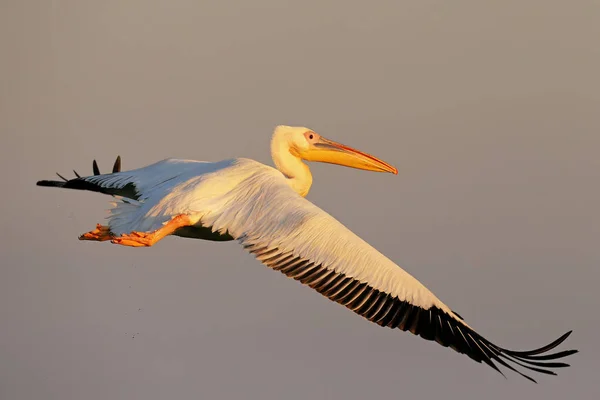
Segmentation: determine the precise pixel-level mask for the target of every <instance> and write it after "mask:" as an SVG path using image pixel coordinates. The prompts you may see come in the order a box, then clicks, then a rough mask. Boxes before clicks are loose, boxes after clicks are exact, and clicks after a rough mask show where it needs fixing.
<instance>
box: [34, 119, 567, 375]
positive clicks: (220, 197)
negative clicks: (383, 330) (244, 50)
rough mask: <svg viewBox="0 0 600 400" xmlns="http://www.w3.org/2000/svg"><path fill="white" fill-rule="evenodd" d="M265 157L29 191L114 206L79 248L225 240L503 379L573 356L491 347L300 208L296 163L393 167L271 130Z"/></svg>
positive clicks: (375, 256)
mask: <svg viewBox="0 0 600 400" xmlns="http://www.w3.org/2000/svg"><path fill="white" fill-rule="evenodd" d="M271 153H272V156H273V160H274V162H275V165H276V167H277V168H273V167H270V166H267V165H264V164H261V163H259V162H256V161H253V160H250V159H245V158H238V159H232V160H225V161H220V162H214V163H213V162H200V161H189V160H176V159H168V160H164V161H160V162H158V163H155V164H152V165H149V166H147V167H144V168H140V169H136V170H130V171H123V172H120V171H119V170H120V160H118V164H119V166H118V167H117V166H115V169H114V172H113V173H111V174H104V175H103V174H99V171H98V169H97V166H96V164H95V163H94V172H95V175H93V176H89V177H84V178H81V177H78V178H77V179H73V180H69V181H66V182H58V181H40V182H38V185H40V186H59V187H65V188H72V189H84V190H93V191H98V192H102V193H106V194H111V195H114V196H119V197H120V198H121V200H122V201H121V202H118V203H115V207H114V208H113V209H112V210H111V214H110V216H109V222H108V226H102V225H98V226H97V228H96V229H95V230H94V231H91V232H88V233H86V234H84V235H82V236H81V237H80V239H83V240H97V241H104V240H110V241H111V242H112V243H115V244H121V245H127V246H151V245H153V244H155V243H156V242H157V241H159V240H161V239H162V238H163V237H165V236H167V235H176V236H183V237H192V238H198V239H205V240H215V241H227V240H234V239H235V240H237V241H239V242H240V243H241V244H242V245H243V246H244V247H245V248H247V249H248V250H249V251H250V252H251V253H253V254H254V255H255V256H256V257H257V259H258V260H260V261H261V262H262V263H264V264H266V265H267V266H269V267H271V268H273V269H275V270H279V271H281V272H283V273H284V274H286V275H287V276H289V277H292V278H294V279H296V280H299V281H300V282H302V283H304V284H306V285H308V286H310V287H311V288H313V289H315V290H316V291H318V292H319V293H321V294H323V295H324V296H326V297H328V298H329V299H331V300H333V301H336V302H338V303H340V304H342V305H344V306H346V307H348V308H350V309H352V310H353V311H354V312H356V313H358V314H360V315H362V316H363V317H365V318H368V319H369V320H371V321H373V322H375V323H377V324H379V325H381V326H388V327H391V328H396V327H398V328H400V329H402V330H405V331H406V330H408V331H410V332H412V333H414V334H418V335H420V336H422V337H423V338H425V339H428V340H436V341H437V342H438V343H440V344H442V345H443V346H450V347H452V348H453V349H455V350H456V351H458V352H460V353H465V354H467V355H468V356H469V357H471V358H472V359H474V360H475V361H478V362H482V361H483V362H485V363H487V364H488V365H490V366H492V367H493V368H495V369H497V367H496V366H495V365H494V363H493V361H496V362H498V363H500V364H501V365H504V366H505V367H507V368H510V369H513V367H512V366H510V365H509V364H507V361H510V362H513V363H516V364H517V365H520V366H522V367H526V368H529V369H532V370H534V371H537V372H543V373H551V374H554V373H553V372H551V371H549V370H548V369H547V368H555V367H562V366H566V365H567V364H563V363H555V362H550V363H548V362H547V361H548V360H553V359H555V358H560V357H563V356H566V355H569V354H572V353H574V352H575V351H572V350H569V351H566V352H560V353H555V354H548V355H538V354H541V353H544V352H547V351H549V350H551V349H553V348H554V347H556V346H557V345H559V344H560V343H561V342H562V341H563V340H564V339H566V337H567V336H568V333H567V334H565V335H563V336H562V337H561V338H559V339H558V340H556V341H555V342H553V343H551V344H550V345H548V346H545V347H543V348H540V349H537V350H532V351H528V352H515V351H511V350H507V349H503V348H501V347H499V346H497V345H494V344H493V343H491V342H489V341H488V340H486V339H485V338H483V337H481V336H480V335H479V334H477V333H476V332H475V331H474V330H473V329H472V328H471V327H470V326H469V325H467V324H466V323H465V322H464V321H463V320H462V318H461V317H460V316H458V315H457V314H456V313H454V312H453V311H452V310H451V309H450V308H449V307H448V306H447V305H445V304H444V303H443V302H442V301H440V300H439V299H438V298H437V297H436V296H435V295H434V294H433V293H432V292H431V291H429V290H428V289H427V288H426V287H425V286H423V285H422V284H421V283H420V282H419V281H418V280H416V279H415V278H414V277H412V276H411V275H410V274H409V273H407V272H406V271H404V270H403V269H401V268H400V267H399V266H398V265H396V264H395V263H394V262H393V261H391V260H389V259H388V258H387V257H385V256H384V255H383V254H381V253H379V252H378V251H377V250H375V249H374V248H373V247H372V246H370V245H369V244H368V243H366V242H365V241H363V240H362V239H360V238H359V237H358V236H356V235H355V234H354V233H352V232H351V231H350V230H349V229H347V228H346V227H345V226H344V225H342V224H341V223H340V222H338V221H337V220H336V219H335V218H333V217H332V216H330V215H329V214H327V213H326V212H324V211H323V210H321V209H320V208H318V207H317V206H315V205H314V204H312V203H311V202H309V201H308V200H306V199H305V198H304V196H306V194H307V193H308V192H309V190H310V186H311V184H312V175H311V173H310V170H309V169H308V166H307V165H306V164H305V163H304V162H303V161H302V160H308V161H321V162H328V163H335V164H341V165H346V166H351V167H354V168H360V169H365V170H371V171H378V172H391V173H397V170H396V169H395V168H394V167H392V166H391V165H389V164H387V163H385V162H383V161H381V160H379V159H377V158H375V157H373V156H370V155H368V154H365V153H362V152H359V151H357V150H354V149H352V148H349V147H347V146H344V145H341V144H339V143H335V142H332V141H329V140H327V139H324V138H322V137H320V136H319V135H318V134H316V133H315V132H313V131H311V130H309V129H307V128H301V127H287V126H280V127H277V128H276V130H275V132H274V134H273V138H272V141H271ZM513 370H514V369H513ZM517 372H518V371H517ZM519 373H520V372H519ZM523 376H525V375H523ZM526 377H527V376H526ZM527 378H529V377H527ZM529 379H531V378H529Z"/></svg>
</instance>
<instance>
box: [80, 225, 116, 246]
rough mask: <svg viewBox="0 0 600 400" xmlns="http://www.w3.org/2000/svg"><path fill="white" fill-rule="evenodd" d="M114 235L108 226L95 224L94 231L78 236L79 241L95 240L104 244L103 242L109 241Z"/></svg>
mask: <svg viewBox="0 0 600 400" xmlns="http://www.w3.org/2000/svg"><path fill="white" fill-rule="evenodd" d="M112 238H114V235H113V234H112V233H111V231H110V228H109V227H108V226H104V225H100V224H96V229H94V230H93V231H89V232H87V233H84V234H83V235H81V236H79V240H95V241H97V242H104V241H105V240H111V239H112Z"/></svg>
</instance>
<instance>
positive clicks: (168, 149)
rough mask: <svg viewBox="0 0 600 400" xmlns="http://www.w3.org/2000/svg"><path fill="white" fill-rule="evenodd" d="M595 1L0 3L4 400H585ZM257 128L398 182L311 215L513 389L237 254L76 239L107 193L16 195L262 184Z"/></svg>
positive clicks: (237, 250)
mask: <svg viewBox="0 0 600 400" xmlns="http://www.w3.org/2000/svg"><path fill="white" fill-rule="evenodd" d="M599 39H600V3H599V2H597V1H592V0H590V1H569V2H567V1H551V0H536V1H529V0H506V1H501V2H500V1H497V2H485V1H480V0H473V1H464V0H453V1H429V0H419V1H401V0H393V1H391V0H390V1H374V2H366V1H342V0H338V1H327V0H304V1H294V2H292V1H283V0H254V1H235V2H234V1H218V2H217V1H192V0H189V1H139V0H138V1H133V0H129V1H114V0H113V1H81V0H79V1H59V0H54V1H26V0H3V1H1V2H0V46H1V47H0V57H1V62H0V129H1V142H0V143H1V145H0V181H1V183H2V188H3V189H2V196H1V200H0V201H1V202H2V204H1V207H0V221H1V225H2V229H0V250H1V266H0V399H2V400H21V399H45V400H52V399H57V400H59V399H60V400H64V399H86V400H95V399H111V400H112V399H144V400H150V399H166V398H175V399H192V398H200V399H261V400H262V399H264V400H267V399H286V400H288V399H290V400H293V399H365V398H369V399H376V398H398V399H402V398H404V399H406V398H410V399H432V398H447V399H457V398H460V399H546V400H547V399H566V398H567V399H576V398H577V399H587V398H597V396H598V395H599V392H600V389H599V388H600V385H599V384H598V377H599V375H598V361H599V360H600V350H599V347H598V334H599V330H600V317H599V313H598V308H599V307H600V292H599V290H598V283H599V282H600V272H599V270H598V266H599V264H600V209H599V206H600V157H599V151H600V78H599V76H600V75H599V73H600V46H599ZM278 124H288V125H303V126H308V127H310V128H312V129H314V130H315V131H317V132H319V133H321V134H322V135H324V136H325V137H328V138H331V139H333V140H337V141H340V142H342V143H345V144H347V145H350V146H353V147H356V148H359V149H361V150H363V151H366V152H369V153H372V154H374V155H375V156H377V157H380V158H382V159H384V160H386V161H387V162H389V163H391V164H393V165H395V166H396V167H397V168H398V169H399V171H400V172H399V174H398V176H394V175H391V174H376V173H370V172H365V171H357V170H353V169H349V168H342V167H338V166H331V165H326V164H317V165H315V164H312V165H311V168H312V171H313V175H314V185H313V187H312V191H311V193H310V194H309V196H308V198H309V199H310V200H311V201H312V202H314V203H316V204H317V205H318V206H320V207H321V208H323V209H325V210H326V211H328V212H329V213H331V214H332V215H333V216H335V217H336V218H338V219H339V220H340V221H341V222H342V223H344V224H345V225H346V226H348V227H349V228H350V229H352V230H353V231H354V232H356V233H357V234H358V235H359V236H361V237H362V238H363V239H365V240H366V241H368V242H369V243H371V244H372V245H374V246H375V247H376V248H377V249H378V250H380V251H381V252H383V253H384V254H386V255H387V256H388V257H389V258H391V259H392V260H394V261H396V262H397V263H398V264H399V265H401V266H402V267H403V268H405V269H406V270H408V271H409V272H410V273H412V274H413V275H414V276H416V277H417V278H418V279H419V280H421V282H423V283H424V284H425V285H426V286H428V287H429V288H430V289H431V290H433V291H434V292H435V293H436V294H437V295H438V297H440V298H441V299H442V300H443V301H444V302H445V303H447V304H448V305H449V306H451V307H452V308H453V309H455V310H456V311H457V312H459V313H460V314H461V315H462V316H463V317H464V318H465V319H466V320H467V321H468V323H469V324H470V325H471V326H473V327H474V328H476V329H477V330H478V331H479V332H480V333H481V334H483V335H484V336H486V337H487V338H489V339H490V340H492V341H493V342H496V343H498V344H499V345H501V346H505V347H508V348H515V349H528V348H533V347H536V346H541V345H544V344H546V343H548V342H550V341H551V340H553V339H555V338H557V337H558V336H559V335H560V334H562V333H563V332H566V331H567V330H570V329H573V330H574V333H573V335H572V336H571V338H569V340H568V341H567V342H566V343H565V344H564V345H563V346H562V347H561V349H569V348H577V349H579V350H580V353H579V354H577V355H575V356H572V357H570V358H569V360H568V362H570V363H571V364H572V367H571V368H567V369H564V370H561V371H559V375H558V376H556V377H547V376H538V377H539V382H540V383H539V384H538V385H534V384H531V383H529V382H528V381H525V380H524V379H522V378H520V377H519V376H517V375H516V374H514V373H511V372H510V371H509V372H507V377H508V379H507V380H505V379H504V378H503V377H502V376H501V375H499V374H498V373H496V372H494V371H493V370H492V369H490V368H488V367H486V366H483V365H481V364H477V363H475V362H473V361H471V360H470V359H468V358H467V357H465V356H462V355H459V354H457V353H455V352H453V351H451V350H449V349H446V348H443V347H441V346H439V345H437V344H435V343H432V342H427V341H425V340H423V339H421V338H418V337H414V336H412V335H410V334H407V333H404V332H401V331H399V330H390V329H384V328H380V327H378V326H376V325H374V324H372V323H370V322H368V321H366V320H364V319H362V318H360V317H359V316H357V315H355V314H354V313H352V312H350V311H349V310H347V309H345V308H344V307H341V306H339V305H337V304H335V303H333V302H330V301H329V300H327V299H326V298H324V297H322V296H320V295H319V294H317V293H315V292H313V291H312V290H311V289H309V288H307V287H304V286H302V285H300V284H299V283H297V282H295V281H293V280H290V279H288V278H286V277H285V276H283V275H282V274H280V273H276V272H274V271H271V270H269V269H268V268H266V267H264V266H263V265H261V264H260V263H259V262H258V261H256V260H254V258H253V257H252V256H250V255H249V254H247V253H246V252H245V251H244V250H243V249H242V248H241V247H240V246H239V245H238V244H237V243H235V242H229V243H213V242H202V241H199V240H190V239H181V238H167V239H165V240H164V241H163V242H160V243H159V244H158V245H157V246H156V247H153V248H149V249H145V248H142V249H134V248H123V247H120V246H114V245H111V244H109V243H87V242H80V241H78V240H77V236H78V235H79V234H80V233H83V232H86V231H88V230H90V229H92V228H93V227H94V226H95V224H96V222H101V221H103V218H104V217H105V216H106V211H105V210H106V209H107V208H108V207H109V201H110V198H109V197H107V196H102V195H98V194H94V193H89V192H73V191H61V190H56V189H47V188H40V187H36V186H35V182H36V181H37V180H39V179H52V178H53V177H54V172H55V171H58V172H61V173H63V174H66V175H69V176H72V175H71V173H70V171H71V170H72V169H73V168H75V169H76V170H77V171H78V172H80V173H85V174H90V173H91V164H92V160H93V159H94V158H96V159H97V160H98V162H99V164H100V168H101V170H104V171H106V170H107V169H109V168H110V166H111V165H112V162H113V161H114V158H115V157H116V156H117V155H118V154H120V155H121V156H122V157H123V167H124V169H129V168H137V167H141V166H144V165H147V164H150V163H153V162H155V161H158V160H161V159H163V158H167V157H180V158H193V159H199V160H206V161H217V160H221V159H224V158H230V157H237V156H243V157H249V158H254V159H256V160H258V161H261V162H264V163H268V164H271V159H270V154H269V140H270V135H271V132H272V129H273V127H274V126H276V125H278Z"/></svg>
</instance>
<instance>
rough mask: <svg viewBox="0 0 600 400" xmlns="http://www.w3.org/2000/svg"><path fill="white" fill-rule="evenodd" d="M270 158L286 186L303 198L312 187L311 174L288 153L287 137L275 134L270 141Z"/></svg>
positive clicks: (297, 158)
mask: <svg viewBox="0 0 600 400" xmlns="http://www.w3.org/2000/svg"><path fill="white" fill-rule="evenodd" d="M271 157H273V162H274V163H275V166H276V167H277V169H278V170H279V171H280V172H281V173H282V174H283V175H285V177H286V178H287V181H288V184H289V185H290V186H291V187H292V189H294V190H295V191H296V193H298V194H299V195H300V196H302V197H305V196H306V195H307V194H308V191H309V190H310V186H311V185H312V174H311V173H310V169H309V168H308V165H306V164H305V163H304V162H303V161H302V160H301V159H300V157H297V156H295V155H293V154H292V153H290V141H289V140H288V137H287V135H284V134H281V132H275V134H274V135H273V138H272V139H271Z"/></svg>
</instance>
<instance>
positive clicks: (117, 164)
mask: <svg viewBox="0 0 600 400" xmlns="http://www.w3.org/2000/svg"><path fill="white" fill-rule="evenodd" d="M112 172H113V174H114V173H115V172H121V156H117V159H116V160H115V163H114V165H113V170H112Z"/></svg>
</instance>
